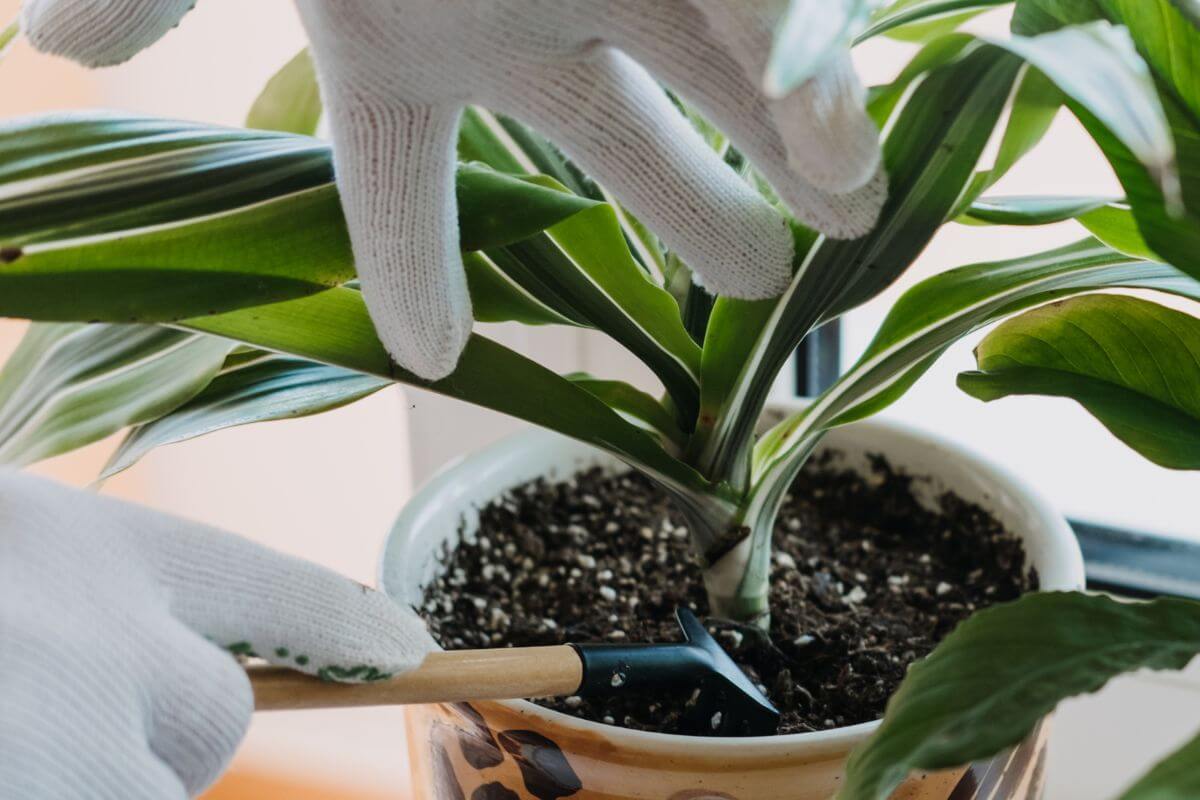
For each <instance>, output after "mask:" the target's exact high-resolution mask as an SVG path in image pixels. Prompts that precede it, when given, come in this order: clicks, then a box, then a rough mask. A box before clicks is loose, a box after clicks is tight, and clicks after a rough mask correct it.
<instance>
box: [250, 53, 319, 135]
mask: <svg viewBox="0 0 1200 800" xmlns="http://www.w3.org/2000/svg"><path fill="white" fill-rule="evenodd" d="M320 121H321V93H320V90H319V89H318V88H317V72H316V70H315V69H313V62H312V58H311V57H310V56H309V54H308V48H305V49H303V50H301V51H300V52H299V53H297V54H296V55H295V56H293V57H292V59H291V60H290V61H288V62H287V63H286V64H284V65H283V67H282V68H281V69H280V70H279V71H278V72H276V73H275V74H274V75H273V76H271V80H269V81H267V85H266V86H265V87H264V88H263V90H262V92H260V93H259V95H258V97H257V98H256V99H255V101H254V105H252V106H251V107H250V113H249V114H247V115H246V127H248V128H261V129H263V130H268V131H284V132H286V133H302V134H304V135H305V136H312V135H313V134H315V133H316V132H317V123H318V122H320Z"/></svg>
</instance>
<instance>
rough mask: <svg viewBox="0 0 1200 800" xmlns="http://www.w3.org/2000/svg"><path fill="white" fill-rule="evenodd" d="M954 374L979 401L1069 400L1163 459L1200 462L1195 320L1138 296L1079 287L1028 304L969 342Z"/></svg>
mask: <svg viewBox="0 0 1200 800" xmlns="http://www.w3.org/2000/svg"><path fill="white" fill-rule="evenodd" d="M975 359H976V362H977V364H978V366H979V371H977V372H964V373H962V374H961V375H959V377H958V385H959V387H960V388H961V389H963V391H965V392H967V393H968V394H970V395H972V396H973V397H977V398H979V399H980V400H988V401H990V400H996V399H998V398H1001V397H1009V396H1012V395H1028V394H1037V395H1049V396H1053V397H1066V398H1070V399H1073V400H1075V401H1076V402H1078V403H1079V404H1080V405H1081V406H1083V407H1084V408H1085V409H1087V411H1088V412H1089V413H1091V414H1092V416H1094V417H1096V419H1098V420H1099V421H1100V422H1101V423H1103V425H1104V426H1105V427H1106V428H1108V429H1109V430H1110V431H1111V432H1112V433H1113V435H1115V436H1116V437H1117V438H1118V439H1120V440H1121V441H1123V442H1125V444H1127V445H1129V446H1130V447H1132V448H1133V449H1135V450H1137V451H1138V452H1139V453H1141V454H1142V455H1143V456H1145V457H1146V458H1148V459H1150V460H1151V461H1153V462H1155V463H1156V464H1159V465H1161V466H1164V467H1171V468H1174V469H1200V320H1198V319H1196V318H1195V317H1192V316H1190V315H1188V314H1184V313H1182V312H1179V311H1175V310H1172V309H1169V308H1164V307H1163V306H1160V305H1157V304H1156V303H1151V302H1149V301H1146V300H1141V299H1139V298H1136V297H1123V296H1116V295H1085V296H1083V297H1076V298H1073V299H1070V300H1063V301H1060V302H1057V303H1052V304H1050V305H1047V306H1043V307H1041V308H1036V309H1034V310H1032V311H1028V312H1026V313H1024V314H1022V315H1021V316H1019V317H1016V318H1014V319H1010V320H1008V321H1007V322H1005V323H1004V324H1002V325H1000V326H999V327H997V328H996V329H995V330H994V331H992V332H991V333H989V334H988V336H987V337H986V338H985V339H984V340H983V341H982V342H981V343H980V344H979V346H978V347H977V348H976V350H975Z"/></svg>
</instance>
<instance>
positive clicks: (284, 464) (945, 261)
mask: <svg viewBox="0 0 1200 800" xmlns="http://www.w3.org/2000/svg"><path fill="white" fill-rule="evenodd" d="M18 6H19V2H18V0H0V27H2V24H3V23H6V22H7V21H8V20H9V19H11V18H13V17H15V16H16V14H17V10H18ZM971 27H972V28H973V29H982V30H986V31H989V32H992V33H995V34H997V35H1004V33H1005V32H1006V30H1007V18H1006V16H1005V14H1004V13H1003V12H1001V13H993V14H988V15H985V16H983V17H980V18H978V19H977V20H975V21H973V23H972V24H971ZM304 44H305V37H304V33H303V30H302V29H301V27H300V23H299V20H298V18H297V17H296V13H295V10H294V8H293V7H292V4H291V2H290V0H255V2H252V3H247V2H238V1H237V0H205V1H204V2H201V3H199V4H198V6H197V8H196V9H195V10H194V11H193V12H192V13H190V14H189V15H188V16H187V17H185V18H184V20H183V22H182V24H181V25H180V26H179V28H178V30H176V31H173V32H172V33H171V34H169V35H168V36H167V37H166V38H165V39H164V40H163V41H162V42H160V43H159V44H157V45H155V46H154V47H151V48H150V49H149V50H148V51H146V52H144V53H142V54H141V55H139V56H138V57H137V58H135V59H134V60H133V61H131V62H130V63H128V64H124V65H121V66H118V67H115V68H110V69H105V70H99V71H93V72H89V71H87V70H84V69H82V68H79V67H77V66H75V65H73V64H71V63H69V62H66V61H63V60H60V59H55V58H50V57H46V56H42V55H40V54H38V53H35V52H34V51H33V50H32V49H31V48H30V47H29V46H28V45H27V44H26V43H24V42H23V41H18V42H17V43H16V44H15V45H14V47H13V49H12V50H11V52H10V53H9V54H8V55H7V56H6V58H5V60H4V62H3V64H2V65H0V109H2V110H0V116H2V117H5V118H7V117H15V116H21V115H25V114H31V113H43V112H51V111H58V110H65V109H74V108H92V107H103V108H117V109H122V110H126V111H138V112H145V113H148V114H154V115H158V116H168V117H178V118H186V119H194V120H202V121H205V122H214V123H223V124H230V125H237V124H240V123H241V121H242V119H243V117H244V115H245V112H246V110H247V109H248V108H249V106H250V104H251V102H252V100H253V99H254V97H255V96H256V95H257V93H258V92H259V90H260V89H261V88H262V86H263V84H264V83H265V81H266V80H267V78H268V77H269V76H270V75H271V74H272V73H273V72H274V71H275V70H276V69H278V68H279V67H280V66H281V65H282V64H283V63H284V62H285V61H287V60H288V59H289V58H290V57H291V56H292V55H294V54H295V52H296V51H297V50H299V49H300V48H301V47H303V46H304ZM910 54H911V47H910V46H908V45H904V44H901V43H897V42H892V41H889V40H875V41H873V42H871V43H869V44H868V45H867V46H865V47H862V48H860V49H859V50H858V51H856V61H857V63H858V66H859V69H860V71H861V73H862V75H863V76H864V79H865V80H866V82H867V83H876V82H882V81H885V80H888V79H890V77H891V76H892V75H893V74H894V73H895V72H896V71H897V70H898V69H899V67H900V66H901V65H902V64H903V63H904V62H905V61H906V59H907V57H908V56H909V55H910ZM992 193H993V194H1029V193H1049V194H1111V195H1113V196H1119V195H1120V194H1121V192H1120V190H1119V187H1118V185H1117V182H1116V180H1115V178H1114V176H1113V175H1112V172H1111V170H1110V169H1109V167H1108V165H1107V164H1106V163H1105V162H1104V160H1103V159H1102V158H1101V157H1100V155H1099V153H1098V151H1097V150H1096V148H1095V147H1094V146H1093V145H1092V143H1091V141H1090V140H1089V139H1088V137H1087V136H1086V134H1085V133H1084V132H1083V131H1082V129H1080V128H1079V126H1078V125H1077V124H1075V122H1074V120H1073V118H1070V117H1068V116H1065V115H1061V114H1060V116H1059V118H1058V119H1057V121H1056V123H1055V125H1054V128H1053V129H1052V131H1051V133H1050V134H1049V135H1048V136H1047V137H1046V139H1045V141H1044V142H1043V143H1042V145H1041V146H1040V147H1039V148H1038V149H1037V150H1035V151H1034V153H1032V154H1031V155H1030V156H1029V157H1027V158H1026V159H1025V160H1024V161H1023V162H1022V163H1021V164H1020V165H1019V166H1018V167H1017V168H1016V169H1014V170H1013V171H1012V172H1011V173H1010V174H1009V175H1008V176H1006V177H1005V178H1004V179H1003V180H1002V181H1001V183H1000V184H999V185H998V186H997V187H995V189H993V190H992ZM1081 235H1082V234H1081V231H1080V229H1078V228H1077V227H1075V226H1074V223H1063V224H1061V225H1058V226H1052V227H1046V228H1037V229H1012V228H1001V227H995V228H976V227H962V226H955V225H951V226H948V227H947V228H946V229H945V230H944V231H943V232H942V233H941V234H939V236H938V238H937V239H935V241H934V242H933V243H932V244H931V245H930V247H929V248H928V250H927V251H926V253H925V254H924V255H923V256H922V258H921V259H920V261H919V262H918V264H917V265H916V267H914V268H913V269H912V270H911V271H910V272H909V273H908V274H907V275H906V276H904V278H903V279H902V280H901V281H900V283H899V284H898V285H897V286H895V287H893V288H892V289H890V290H889V291H887V292H885V293H884V295H883V296H881V297H879V298H877V299H876V300H875V301H873V302H872V303H870V304H869V305H867V306H865V307H863V308H861V309H858V310H856V311H855V312H853V313H852V314H851V315H850V316H849V317H848V318H847V320H846V321H845V323H844V325H843V345H842V350H843V357H844V359H845V360H846V361H847V362H849V361H851V360H852V359H853V358H854V357H856V356H857V354H858V353H859V352H860V351H861V349H862V348H863V347H864V346H865V345H866V343H867V341H868V340H869V339H870V337H871V335H872V334H873V332H874V330H875V328H876V326H877V325H878V323H879V321H880V320H881V319H882V317H883V314H884V313H886V310H887V308H888V307H889V306H890V304H891V303H892V302H893V301H894V300H895V298H896V296H897V295H898V294H899V293H900V292H901V291H903V289H904V288H906V287H907V286H908V285H911V284H912V283H913V282H915V281H917V280H920V279H921V278H924V277H926V276H928V275H930V274H933V273H935V272H939V271H942V270H944V269H947V268H949V267H953V266H958V265H960V264H965V263H969V262H974V261H983V260H993V259H1001V258H1007V257H1011V256H1017V255H1021V254H1024V253H1027V252H1032V251H1034V250H1038V249H1043V248H1046V247H1050V246H1053V245H1056V244H1062V243H1066V242H1068V241H1072V240H1075V239H1078V238H1080V237H1081ZM1157 299H1158V300H1159V302H1162V299H1161V298H1157ZM23 327H24V326H23V323H21V322H18V321H13V320H0V356H6V355H7V353H8V352H9V351H10V350H11V349H12V348H13V347H14V346H15V344H16V342H17V340H18V339H19V337H20V335H21V332H22V330H23ZM488 334H489V335H491V336H495V337H497V338H500V339H502V340H503V341H505V343H507V344H509V345H510V346H515V347H517V348H518V349H521V350H522V351H523V352H526V353H527V354H530V355H532V356H534V357H536V358H538V359H539V360H541V361H543V363H546V364H547V365H548V366H551V367H553V368H556V369H561V370H563V371H568V370H571V371H574V370H580V369H585V370H587V371H589V372H593V373H595V374H598V375H610V376H614V377H623V378H625V379H627V380H633V381H635V382H640V383H643V384H645V385H648V386H652V382H651V381H650V379H649V378H648V375H647V374H646V373H645V372H644V371H643V370H642V369H641V367H640V365H637V364H635V363H631V362H630V360H629V358H628V357H627V356H625V355H624V354H623V353H620V352H614V351H612V350H610V349H608V348H607V347H606V346H605V344H604V343H603V342H602V341H600V340H599V339H597V338H592V337H589V336H588V335H586V334H584V333H581V332H577V331H573V330H571V331H562V330H555V331H553V332H548V331H540V332H539V331H533V332H530V331H528V330H520V329H508V328H505V327H502V326H501V327H498V326H488ZM976 339H977V337H976ZM974 341H975V339H971V340H968V341H965V342H962V343H960V344H959V345H957V346H956V347H954V348H952V349H951V350H950V352H949V353H947V355H946V356H945V357H943V358H942V360H941V361H940V362H939V363H938V365H937V366H935V367H934V368H933V369H932V370H931V371H930V372H929V373H928V375H927V376H926V377H925V378H923V379H922V381H921V382H920V383H918V385H917V386H916V387H915V388H914V389H913V390H912V391H910V392H909V393H908V394H907V395H906V396H905V398H904V399H903V400H901V401H900V402H899V403H897V404H896V405H895V406H894V407H892V408H891V409H889V411H888V412H887V413H888V414H889V415H891V416H893V417H896V418H900V419H903V420H905V421H907V422H909V423H911V424H914V425H917V426H920V427H924V428H927V429H930V430H936V431H938V432H940V433H941V434H943V435H946V436H950V437H952V438H954V439H956V440H959V441H961V442H965V443H967V444H968V445H969V446H970V447H972V448H974V449H975V450H977V451H980V452H983V453H986V454H987V455H989V456H990V457H992V458H994V459H996V460H998V461H1000V462H1002V463H1004V464H1006V465H1008V466H1009V467H1010V468H1012V469H1013V470H1015V471H1016V472H1018V473H1019V474H1021V475H1023V476H1024V478H1025V479H1026V480H1028V481H1030V482H1031V483H1033V484H1034V485H1036V486H1038V487H1039V488H1040V489H1041V490H1042V491H1043V492H1044V493H1045V494H1047V495H1049V496H1050V497H1051V498H1052V499H1053V500H1054V501H1055V502H1057V504H1058V505H1059V506H1060V507H1061V508H1062V509H1063V510H1064V512H1066V513H1067V514H1069V515H1070V516H1072V517H1073V518H1078V519H1085V520H1092V521H1097V522H1102V523H1105V524H1111V525H1117V526H1123V527H1129V528H1135V529H1138V530H1143V531H1148V532H1153V533H1159V534H1165V535H1169V536H1176V537H1193V538H1198V539H1200V529H1197V527H1196V525H1195V513H1194V510H1193V509H1194V502H1195V494H1194V493H1195V492H1196V491H1197V490H1198V489H1200V479H1198V478H1197V477H1196V476H1195V474H1194V473H1192V474H1188V473H1175V472H1170V471H1168V470H1164V469H1161V468H1158V467H1155V466H1153V465H1151V464H1149V463H1147V462H1146V461H1144V460H1142V459H1141V458H1140V457H1138V456H1137V455H1136V454H1134V453H1133V452H1132V451H1130V450H1127V449H1125V448H1124V447H1123V446H1121V445H1120V444H1119V443H1118V442H1116V440H1115V439H1113V438H1112V437H1111V436H1109V435H1108V434H1107V432H1106V431H1105V430H1104V429H1103V428H1102V427H1101V426H1100V425H1099V424H1098V423H1096V422H1094V421H1093V420H1092V419H1091V417H1089V416H1087V415H1086V414H1084V413H1082V412H1080V411H1079V410H1078V409H1076V408H1073V407H1071V405H1069V404H1068V403H1067V402H1066V401H1058V400H1044V399H1036V398H1016V399H1010V400H1006V401H1005V402H1003V403H999V404H995V405H991V406H985V405H984V404H982V403H979V402H977V401H975V400H972V399H971V398H969V397H967V396H966V395H964V394H961V393H960V392H958V390H957V389H956V388H955V386H954V376H955V374H956V373H957V372H959V371H960V370H962V369H968V368H971V367H972V366H973V361H972V359H971V355H970V350H971V347H972V346H973V343H974ZM791 385H792V381H791V379H790V377H786V376H785V378H784V379H782V380H781V381H780V385H779V387H778V391H779V392H781V393H786V392H787V391H789V387H790V386H791ZM517 426H518V423H516V422H514V421H512V420H508V419H506V418H502V417H499V416H498V415H495V414H492V413H490V412H485V411H479V410H475V409H471V408H467V407H465V406H460V405H458V404H456V403H454V402H453V401H449V400H444V399H441V398H436V397H433V396H430V395H426V394H424V393H422V392H419V391H415V390H402V389H400V388H395V389H390V390H387V391H383V392H379V393H377V394H375V395H373V396H371V397H370V398H368V399H366V400H364V401H360V402H358V403H356V404H354V405H352V406H349V407H346V408H343V409H340V410H338V411H334V412H331V413H326V414H322V415H320V416H318V417H314V418H310V419H302V420H294V421H286V422H273V423H270V424H265V425H258V426H251V427H246V428H240V429H235V430H231V431H226V432H223V433H219V434H216V435H214V436H209V437H204V438H202V439H199V440H196V441H192V442H186V443H183V444H178V445H174V446H171V447H166V448H163V449H160V450H157V451H155V452H154V453H152V454H151V455H150V456H149V457H147V458H145V459H144V460H143V461H141V462H140V463H139V464H138V465H136V466H135V467H134V468H132V469H130V470H128V471H127V472H125V473H123V474H121V475H120V476H118V477H117V478H115V479H113V480H111V481H110V482H108V483H107V484H106V485H105V486H104V487H103V491H104V492H106V493H109V494H112V495H116V496H120V497H125V498H128V499H133V500H137V501H139V502H142V503H145V504H148V505H151V506H154V507H157V508H160V509H164V510H167V511H171V512H174V513H177V514H182V515H184V516H188V517H192V518H195V519H199V520H203V521H205V522H209V523H212V524H216V525H220V526H222V527H225V528H228V529H230V530H233V531H236V532H238V533H241V534H243V535H246V536H249V537H251V538H254V539H256V540H258V541H261V542H263V543H266V544H268V545H270V546H272V547H275V548H278V549H280V550H284V551H287V552H290V553H293V554H295V555H298V556H302V557H305V558H309V559H311V560H314V561H318V562H320V563H322V564H325V565H327V566H329V567H332V568H334V569H337V570H339V571H341V572H343V573H345V574H347V575H350V576H352V577H354V578H356V579H358V580H361V581H364V582H372V583H373V582H374V573H375V561H376V556H377V553H378V551H379V548H380V546H381V544H382V541H383V538H384V536H385V535H386V533H387V530H388V528H389V525H390V522H391V520H392V519H393V517H394V516H395V515H396V513H397V511H398V509H399V508H400V507H401V506H402V505H403V503H404V502H405V500H406V499H407V498H408V497H409V496H410V495H411V493H412V491H413V488H414V486H415V485H419V483H420V482H421V481H422V480H423V479H424V478H425V477H427V476H428V475H429V474H430V473H431V472H432V471H433V470H435V469H436V468H437V467H438V466H440V465H441V464H443V463H445V462H446V461H447V460H449V459H451V458H454V457H456V456H458V455H461V454H464V453H466V452H469V451H471V450H473V449H475V448H478V447H479V446H481V445H482V444H484V443H486V442H488V441H491V440H494V439H496V438H499V437H501V436H503V435H506V434H507V433H509V432H511V431H512V430H515V429H516V428H517ZM115 443H116V442H115V438H114V440H110V441H106V442H101V443H98V444H96V445H94V446H92V447H90V448H88V449H86V450H84V451H81V452H78V453H73V454H71V455H69V456H64V457H60V458H57V459H53V460H51V461H48V462H45V463H43V464H40V465H38V466H37V467H36V468H35V469H36V471H38V472H41V473H43V474H47V475H52V476H54V477H57V478H59V479H61V480H64V481H67V482H70V483H73V484H76V485H86V484H88V483H89V482H91V480H92V479H93V478H94V477H95V475H96V474H97V471H98V469H99V468H100V466H101V465H102V464H103V463H104V461H105V459H106V457H107V455H108V454H109V452H111V450H112V448H113V447H114V446H115ZM1185 504H1187V505H1186V506H1185ZM1182 708H1192V709H1196V708H1200V679H1197V677H1196V676H1195V674H1194V673H1193V674H1192V675H1187V674H1185V675H1181V676H1135V677H1130V678H1124V679H1121V680H1119V681H1117V682H1115V683H1114V684H1113V685H1111V686H1110V687H1109V688H1108V689H1106V690H1105V691H1104V692H1103V693H1101V695H1100V696H1099V697H1098V698H1088V699H1083V700H1076V701H1071V702H1070V703H1068V704H1067V706H1066V707H1064V709H1063V711H1062V713H1060V714H1059V715H1058V717H1057V720H1056V727H1055V730H1056V735H1055V742H1054V744H1053V745H1052V747H1051V763H1050V780H1049V790H1048V793H1047V797H1048V798H1050V800H1076V799H1078V800H1084V798H1086V799H1087V800H1094V798H1096V797H1103V796H1109V795H1111V794H1113V793H1114V792H1115V790H1116V789H1117V788H1119V787H1120V786H1121V785H1122V784H1124V783H1125V782H1127V781H1128V780H1129V779H1130V778H1131V777H1132V776H1133V775H1134V774H1136V773H1138V772H1140V771H1141V769H1143V768H1144V767H1145V765H1147V764H1148V763H1150V761H1151V759H1152V758H1153V757H1154V756H1156V755H1159V754H1162V753H1165V752H1167V751H1168V750H1169V749H1172V748H1173V747H1174V746H1176V745H1177V744H1179V743H1181V742H1182V741H1183V740H1184V739H1185V738H1186V737H1187V736H1189V735H1191V734H1192V733H1193V731H1192V730H1191V727H1192V726H1193V725H1194V717H1195V715H1194V714H1190V715H1189V714H1180V713H1178V711H1179V710H1180V709H1182ZM408 796H409V792H408V778H407V756H406V748H405V743H404V731H403V712H402V711H401V710H399V709H361V710H351V711H323V712H292V713H288V714H282V715H274V716H271V715H264V716H259V717H256V718H255V720H254V723H253V726H252V728H251V731H250V735H249V736H248V738H247V740H246V742H245V744H244V745H243V747H242V749H241V751H240V752H239V755H238V757H237V760H236V762H235V764H234V767H233V769H232V770H231V771H230V773H229V774H228V775H227V776H226V777H225V779H223V781H222V782H221V783H220V784H219V785H218V786H217V787H215V788H214V789H213V790H211V792H210V793H209V795H208V797H210V798H226V799H228V798H274V797H286V798H291V799H292V800H305V799H306V798H318V797H339V798H348V799H350V800H353V799H354V798H403V797H408Z"/></svg>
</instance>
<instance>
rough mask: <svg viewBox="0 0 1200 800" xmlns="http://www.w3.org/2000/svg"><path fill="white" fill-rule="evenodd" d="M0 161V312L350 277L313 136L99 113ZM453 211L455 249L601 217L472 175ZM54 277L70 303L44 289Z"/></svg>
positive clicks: (531, 185) (59, 315) (217, 295)
mask: <svg viewBox="0 0 1200 800" xmlns="http://www.w3.org/2000/svg"><path fill="white" fill-rule="evenodd" d="M0 155H3V156H7V157H9V160H0V163H2V164H3V167H0V245H2V247H3V249H0V258H2V259H3V260H4V261H5V262H7V263H6V267H5V269H4V270H3V271H0V298H3V300H2V301H0V311H3V313H5V314H8V315H12V316H22V317H27V318H31V319H64V320H76V319H85V320H106V321H119V322H128V321H140V322H144V321H154V322H162V321H173V320H177V319H180V318H182V317H187V316H193V315H196V314H201V313H212V312H216V311H221V310H228V309H230V308H238V307H246V306H252V305H259V304H262V303H267V302H274V301H277V300H280V299H289V298H293V297H299V296H304V295H306V294H312V293H314V292H318V291H322V290H325V289H327V288H329V287H331V286H334V285H337V284H339V283H343V282H345V281H347V280H349V279H351V278H353V276H354V266H353V258H352V255H351V252H350V245H349V240H348V237H347V235H346V231H345V225H344V221H343V219H342V216H341V211H340V207H339V203H338V197H337V193H336V189H335V187H334V186H333V184H332V183H331V182H330V181H331V177H332V176H331V172H330V165H329V158H330V156H329V149H328V146H327V145H326V144H324V143H322V142H319V141H317V140H314V139H308V138H306V137H299V136H282V135H279V134H269V133H265V132H243V131H229V130H226V129H220V128H211V127H202V126H192V125H189V124H187V123H179V124H175V123H160V122H155V121H152V120H142V119H136V118H132V119H131V118H121V117H113V116H103V115H102V116H99V117H91V118H85V117H71V118H67V119H51V120H48V121H45V122H41V123H38V122H29V121H26V122H23V123H19V124H15V125H12V126H9V127H8V128H6V129H4V130H0ZM458 199H459V207H460V212H461V222H460V227H461V230H460V234H461V237H462V242H463V246H464V249H466V250H476V249H485V248H490V247H503V246H505V245H508V244H510V243H512V242H516V241H519V240H521V239H524V238H528V237H529V236H532V235H534V234H536V233H538V232H539V231H541V230H544V229H545V228H546V227H548V226H551V225H553V224H555V223H557V222H559V221H561V220H563V219H565V218H568V217H570V216H571V215H573V214H575V213H578V212H580V211H584V210H588V209H591V208H593V207H595V206H597V205H598V204H596V203H595V202H593V201H590V200H585V199H582V198H578V197H575V196H573V195H570V194H568V193H566V192H563V191H558V190H556V189H555V188H551V187H547V186H543V185H540V184H539V183H537V182H535V181H528V180H521V179H518V178H514V177H512V176H506V175H502V174H500V173H497V172H495V171H492V170H489V169H487V168H485V167H481V166H471V165H467V166H464V167H462V168H461V170H460V172H459V175H458ZM64 280H70V281H71V284H72V286H74V287H77V291H74V292H70V293H63V292H55V291H52V290H51V289H52V288H53V286H55V285H58V284H59V283H61V282H62V281H64Z"/></svg>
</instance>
